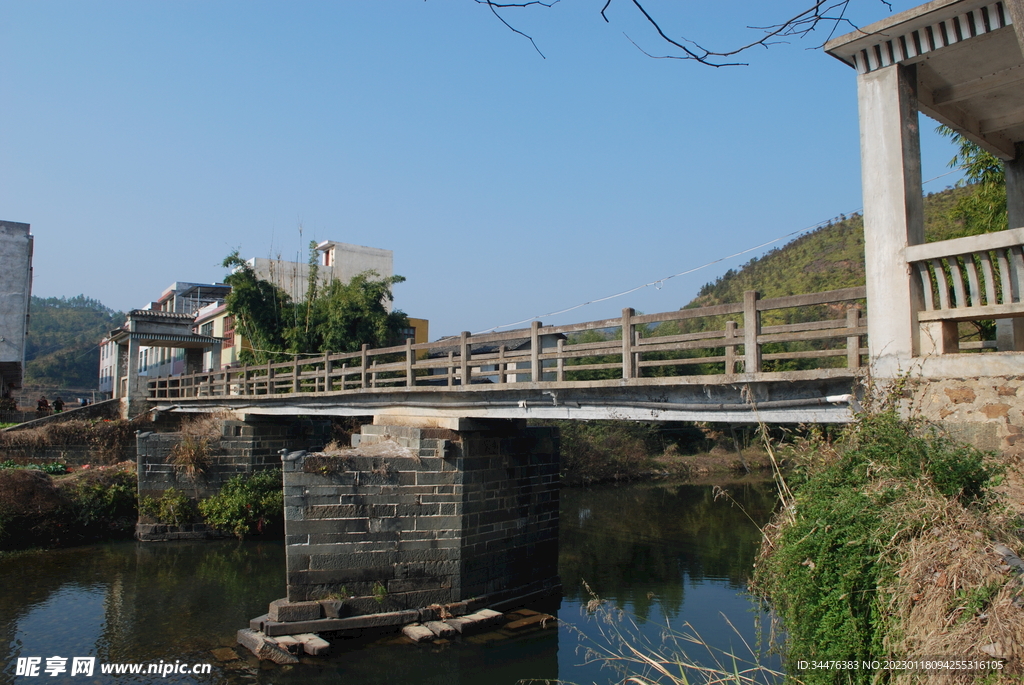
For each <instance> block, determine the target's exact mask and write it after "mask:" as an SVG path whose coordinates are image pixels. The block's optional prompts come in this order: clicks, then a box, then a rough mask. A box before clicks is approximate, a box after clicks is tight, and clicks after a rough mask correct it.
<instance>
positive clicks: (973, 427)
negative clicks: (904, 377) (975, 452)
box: [907, 369, 1024, 459]
mask: <svg viewBox="0 0 1024 685" xmlns="http://www.w3.org/2000/svg"><path fill="white" fill-rule="evenodd" d="M1022 371H1024V369H1022ZM910 391H911V392H910V394H911V398H910V401H909V402H908V406H907V411H908V412H909V413H910V414H915V413H916V414H918V415H920V416H923V417H924V418H926V419H928V420H930V421H934V422H936V423H937V424H938V425H940V426H941V427H942V428H943V429H944V430H946V431H947V432H948V433H949V434H950V435H951V436H953V437H955V438H958V439H961V440H964V441H966V442H969V443H971V444H972V445H974V446H975V447H977V448H979V449H983V450H992V451H995V452H999V453H1001V454H1002V455H1003V456H1004V457H1007V458H1010V459H1019V458H1021V457H1024V375H1021V376H1000V377H997V378H986V377H981V378H949V379H941V380H931V379H913V380H911V382H910Z"/></svg>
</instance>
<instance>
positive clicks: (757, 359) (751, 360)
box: [743, 290, 761, 373]
mask: <svg viewBox="0 0 1024 685" xmlns="http://www.w3.org/2000/svg"><path fill="white" fill-rule="evenodd" d="M759 298H760V295H759V294H758V292H757V291H756V290H747V291H746V292H744V293H743V371H744V373H761V346H760V345H759V344H758V342H757V336H759V335H761V312H759V311H757V300H758V299H759Z"/></svg>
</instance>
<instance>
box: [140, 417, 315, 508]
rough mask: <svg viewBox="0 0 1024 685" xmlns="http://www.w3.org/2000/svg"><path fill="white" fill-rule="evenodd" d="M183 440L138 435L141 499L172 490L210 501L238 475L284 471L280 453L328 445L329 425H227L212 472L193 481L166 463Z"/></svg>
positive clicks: (178, 436) (307, 422) (252, 422)
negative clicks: (283, 450) (212, 496)
mask: <svg viewBox="0 0 1024 685" xmlns="http://www.w3.org/2000/svg"><path fill="white" fill-rule="evenodd" d="M181 437H182V436H181V433H149V432H146V433H140V434H139V435H138V437H137V441H136V442H137V454H138V457H137V464H138V477H139V495H140V496H144V495H145V496H148V497H154V498H156V497H160V496H161V495H162V494H163V491H164V490H166V489H168V488H171V487H173V488H176V489H178V490H182V491H184V492H186V493H188V494H189V495H191V496H192V497H195V498H196V499H206V498H207V497H210V496H211V495H214V494H216V493H217V492H219V491H220V488H221V486H223V485H224V483H226V482H227V481H228V480H230V479H231V478H232V477H234V476H236V475H238V474H240V473H252V472H254V471H262V470H265V469H275V468H280V467H281V455H280V450H282V449H289V450H295V449H321V448H322V447H323V446H324V445H325V444H326V443H327V442H328V441H329V440H330V437H331V422H330V420H311V419H292V418H282V419H266V420H248V421H234V420H226V421H224V422H223V423H222V427H221V436H220V438H219V439H218V440H214V441H213V443H212V444H211V452H212V454H211V455H210V467H209V468H208V469H207V470H206V472H205V473H202V474H198V475H196V477H195V478H194V479H193V478H189V477H188V476H187V475H186V474H184V473H182V472H179V471H177V470H175V468H174V467H173V466H171V465H170V464H169V463H167V458H168V457H169V456H170V454H171V449H172V448H173V447H174V446H175V445H176V444H178V443H179V442H180V441H181Z"/></svg>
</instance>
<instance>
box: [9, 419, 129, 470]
mask: <svg viewBox="0 0 1024 685" xmlns="http://www.w3.org/2000/svg"><path fill="white" fill-rule="evenodd" d="M143 425H144V420H143V419H133V420H131V421H120V420H118V421H107V420H102V421H63V422H61V423H51V424H47V425H43V426H39V427H37V428H25V429H23V430H18V431H10V432H7V431H3V432H0V448H7V449H15V450H36V449H46V448H47V447H70V446H78V445H85V446H88V447H89V449H90V450H91V451H92V452H93V453H94V454H95V456H96V461H97V462H100V463H114V462H116V461H118V460H119V459H121V458H122V457H123V453H124V450H125V448H127V447H129V446H131V445H132V444H133V443H134V442H135V431H136V430H138V429H139V428H141V427H142V426H143Z"/></svg>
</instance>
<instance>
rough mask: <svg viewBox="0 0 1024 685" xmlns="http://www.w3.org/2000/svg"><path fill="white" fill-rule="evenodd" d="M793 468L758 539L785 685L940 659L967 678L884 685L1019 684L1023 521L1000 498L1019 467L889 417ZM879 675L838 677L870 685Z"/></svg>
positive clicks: (806, 448) (807, 454)
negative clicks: (837, 666) (830, 665)
mask: <svg viewBox="0 0 1024 685" xmlns="http://www.w3.org/2000/svg"><path fill="white" fill-rule="evenodd" d="M788 457H789V458H790V460H791V462H792V463H793V467H794V468H793V469H792V471H791V472H790V474H789V475H788V476H787V483H786V484H783V485H782V487H781V498H782V499H783V502H784V506H783V508H782V509H781V510H780V511H779V512H778V513H777V514H776V516H775V518H774V520H773V522H772V524H770V525H769V526H767V527H766V528H765V529H764V532H765V542H764V543H763V544H762V546H761V550H760V553H759V558H758V562H757V566H756V574H755V588H756V590H757V592H758V593H759V594H761V596H762V597H764V598H765V599H766V600H767V601H768V602H769V603H770V604H771V606H772V607H773V608H774V610H775V612H776V613H777V614H778V616H779V617H780V618H781V620H782V623H783V624H784V625H785V629H786V634H787V640H786V643H785V644H784V645H782V649H783V651H784V653H785V654H786V658H787V672H788V673H789V674H791V675H792V676H793V677H795V678H799V679H800V680H801V681H803V682H805V683H833V682H838V679H837V674H836V673H835V672H832V671H816V670H814V669H809V668H807V667H806V666H803V665H804V664H808V663H813V662H815V661H839V662H849V663H857V664H861V663H872V662H875V661H879V660H881V661H884V660H886V659H896V660H899V661H910V662H918V661H926V660H941V661H960V662H970V663H973V664H975V666H973V667H970V668H965V667H960V668H958V669H956V670H953V671H948V670H945V671H935V670H932V671H930V672H923V671H919V670H918V671H907V670H903V671H900V670H897V671H892V672H889V673H886V677H888V678H889V679H890V682H896V683H903V682H907V683H910V682H919V681H920V679H921V678H922V676H924V677H926V678H930V679H933V680H934V679H935V678H939V679H941V681H942V682H943V683H947V682H948V683H973V682H982V681H983V682H986V683H1001V682H1020V681H1021V678H1022V676H1024V585H1022V581H1024V574H1022V571H1024V564H1022V563H1021V562H1020V559H1019V557H1018V556H1017V555H1018V554H1020V553H1021V552H1022V549H1024V540H1022V533H1024V517H1022V512H1021V509H1020V506H1021V503H1020V502H1011V501H1008V500H1007V498H1006V497H1005V496H1003V495H1001V493H1000V490H1001V488H1002V487H1003V486H1004V484H1005V483H1006V480H1007V476H1009V477H1010V480H1011V481H1017V479H1019V475H1020V474H1019V464H1016V463H1010V462H1008V461H1007V460H1005V459H1000V458H999V457H998V456H997V455H994V454H991V453H984V452H981V451H979V450H977V449H975V448H973V447H971V446H969V445H965V444H962V443H958V442H955V441H953V440H951V439H949V438H947V437H945V436H944V435H942V433H941V432H940V431H939V430H938V429H937V428H936V427H934V426H930V425H928V424H926V423H924V422H922V421H907V420H901V419H899V418H898V417H897V416H896V413H895V412H894V411H892V410H883V411H880V412H878V413H876V414H873V415H868V416H864V417H861V418H860V420H859V421H858V423H856V424H854V425H852V426H851V427H849V429H847V430H846V431H844V432H843V433H842V434H841V435H840V436H838V439H837V440H834V441H830V440H812V441H807V442H805V443H804V444H802V445H798V446H797V447H796V448H794V449H793V450H790V453H789V455H788ZM881 672H882V671H881V670H880V669H874V670H873V669H870V668H868V669H864V670H856V671H852V672H848V671H844V673H843V678H844V682H853V683H869V682H872V681H873V678H875V677H876V676H877V675H878V674H879V673H881ZM930 681H931V680H930ZM935 682H938V681H935Z"/></svg>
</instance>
